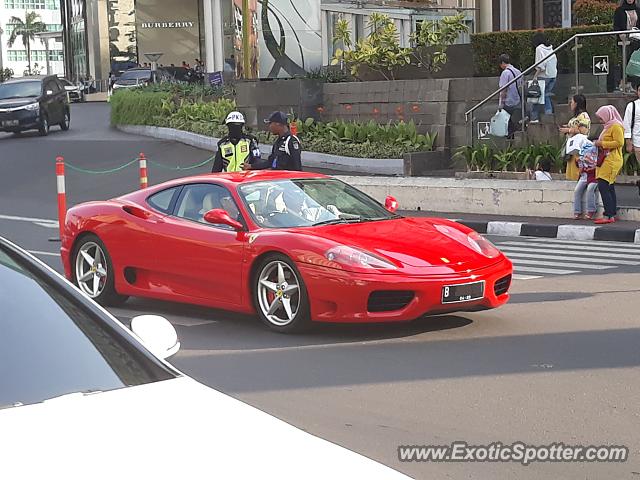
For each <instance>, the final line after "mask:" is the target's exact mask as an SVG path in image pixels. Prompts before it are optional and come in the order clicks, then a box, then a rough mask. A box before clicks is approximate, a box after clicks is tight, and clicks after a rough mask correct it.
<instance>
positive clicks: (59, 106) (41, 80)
mask: <svg viewBox="0 0 640 480" xmlns="http://www.w3.org/2000/svg"><path fill="white" fill-rule="evenodd" d="M70 121H71V114H70V112H69V99H68V96H67V92H66V91H65V89H64V86H63V85H62V84H61V83H60V81H59V80H58V78H57V77H55V76H46V77H22V78H17V79H14V80H7V81H6V82H4V83H1V84H0V132H13V133H20V132H22V131H24V130H38V131H39V132H40V135H47V134H48V133H49V128H50V126H51V125H60V128H62V130H69V123H70Z"/></svg>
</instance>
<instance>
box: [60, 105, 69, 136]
mask: <svg viewBox="0 0 640 480" xmlns="http://www.w3.org/2000/svg"><path fill="white" fill-rule="evenodd" d="M70 126H71V113H70V112H69V110H65V111H64V117H63V120H62V122H60V128H61V129H62V130H63V131H65V132H66V131H67V130H69V127H70Z"/></svg>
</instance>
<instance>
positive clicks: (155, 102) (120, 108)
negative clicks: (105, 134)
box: [111, 89, 171, 125]
mask: <svg viewBox="0 0 640 480" xmlns="http://www.w3.org/2000/svg"><path fill="white" fill-rule="evenodd" d="M170 97H171V95H170V94H169V93H165V92H147V91H143V90H140V89H121V90H116V92H115V93H114V94H113V95H112V96H111V124H112V125H154V124H155V123H154V119H155V118H156V117H159V116H161V115H162V114H163V111H164V110H163V108H166V104H167V102H168V101H169V99H170Z"/></svg>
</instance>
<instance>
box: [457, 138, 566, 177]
mask: <svg viewBox="0 0 640 480" xmlns="http://www.w3.org/2000/svg"><path fill="white" fill-rule="evenodd" d="M455 158H462V159H464V160H465V162H466V164H467V170H469V171H480V172H494V171H502V172H507V171H509V172H525V171H527V169H530V170H535V168H536V166H537V165H538V163H540V161H542V160H545V159H546V160H551V162H552V165H553V167H552V169H553V170H554V171H556V172H563V171H564V168H565V164H564V155H563V147H562V146H560V145H554V144H551V143H542V144H536V145H527V146H526V147H517V148H516V147H512V146H507V147H504V148H498V147H497V146H496V145H495V144H490V143H481V144H479V145H476V146H474V147H469V146H464V147H461V148H459V149H458V151H457V152H456V153H455V154H454V159H455Z"/></svg>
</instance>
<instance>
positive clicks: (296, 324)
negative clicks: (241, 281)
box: [251, 253, 311, 333]
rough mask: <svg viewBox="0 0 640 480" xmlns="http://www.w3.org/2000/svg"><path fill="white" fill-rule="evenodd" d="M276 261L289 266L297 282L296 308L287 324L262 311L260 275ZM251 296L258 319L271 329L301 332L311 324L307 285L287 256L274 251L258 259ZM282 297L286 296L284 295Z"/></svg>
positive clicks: (280, 331) (282, 331)
mask: <svg viewBox="0 0 640 480" xmlns="http://www.w3.org/2000/svg"><path fill="white" fill-rule="evenodd" d="M277 262H281V263H282V264H285V265H286V266H287V267H288V268H289V271H290V272H292V273H293V274H294V275H295V277H296V278H295V280H296V281H297V284H298V295H299V298H298V300H299V302H298V308H297V310H296V311H295V313H294V316H293V319H292V320H290V321H289V323H287V324H278V323H276V322H274V321H272V320H271V319H269V317H268V316H267V315H266V314H265V312H264V311H263V307H262V306H261V289H260V279H261V276H262V275H263V274H264V273H266V272H267V271H268V269H269V268H271V267H272V266H273V264H274V263H277ZM294 295H295V294H294ZM251 296H252V298H253V304H254V307H255V309H256V312H257V314H258V316H259V317H260V320H261V321H262V323H264V324H265V325H266V326H267V327H269V328H270V329H271V330H273V331H275V332H278V333H297V332H302V331H304V330H306V329H308V328H309V327H310V326H311V309H310V306H309V296H308V293H307V287H306V285H305V283H304V279H303V278H302V275H301V274H300V271H299V270H298V268H297V267H296V265H295V263H294V262H293V261H292V260H291V259H290V258H289V257H287V256H285V255H281V254H278V253H274V254H273V255H269V256H267V257H265V258H264V259H262V260H261V261H260V263H259V264H258V266H257V268H256V270H255V275H254V276H253V279H252V281H251ZM284 297H285V298H286V295H285V296H284ZM291 298H293V295H292V296H291ZM281 313H282V312H281ZM285 314H286V313H285Z"/></svg>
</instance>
